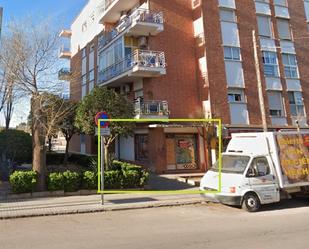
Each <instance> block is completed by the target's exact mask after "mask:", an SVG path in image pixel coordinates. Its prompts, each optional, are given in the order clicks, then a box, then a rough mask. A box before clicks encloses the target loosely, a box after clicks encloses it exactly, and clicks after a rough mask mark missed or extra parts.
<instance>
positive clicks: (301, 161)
mask: <svg viewBox="0 0 309 249" xmlns="http://www.w3.org/2000/svg"><path fill="white" fill-rule="evenodd" d="M277 143H278V147H279V158H280V163H281V166H282V170H283V173H284V175H285V176H286V177H287V179H288V181H289V183H291V184H292V183H298V182H309V135H308V134H277Z"/></svg>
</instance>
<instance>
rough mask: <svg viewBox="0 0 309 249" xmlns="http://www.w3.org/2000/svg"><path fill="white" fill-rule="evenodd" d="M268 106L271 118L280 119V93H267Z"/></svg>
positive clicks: (281, 113) (281, 103)
mask: <svg viewBox="0 0 309 249" xmlns="http://www.w3.org/2000/svg"><path fill="white" fill-rule="evenodd" d="M267 95H268V104H269V112H270V116H272V117H282V116H283V102H282V95H281V92H277V91H269V92H268V93H267Z"/></svg>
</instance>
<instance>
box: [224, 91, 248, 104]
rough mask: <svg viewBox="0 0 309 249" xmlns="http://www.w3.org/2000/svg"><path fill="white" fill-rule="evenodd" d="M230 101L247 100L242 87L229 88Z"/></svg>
mask: <svg viewBox="0 0 309 249" xmlns="http://www.w3.org/2000/svg"><path fill="white" fill-rule="evenodd" d="M228 101H229V103H234V102H241V103H243V102H245V97H244V91H243V90H241V89H239V90H238V89H229V90H228Z"/></svg>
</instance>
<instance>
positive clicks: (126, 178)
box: [122, 170, 140, 188]
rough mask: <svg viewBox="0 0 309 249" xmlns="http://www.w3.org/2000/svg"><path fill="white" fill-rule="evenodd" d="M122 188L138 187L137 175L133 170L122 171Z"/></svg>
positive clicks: (138, 177)
mask: <svg viewBox="0 0 309 249" xmlns="http://www.w3.org/2000/svg"><path fill="white" fill-rule="evenodd" d="M122 187H123V188H136V187H140V175H139V173H138V172H137V171H135V170H127V171H123V179H122Z"/></svg>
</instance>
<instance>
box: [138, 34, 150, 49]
mask: <svg viewBox="0 0 309 249" xmlns="http://www.w3.org/2000/svg"><path fill="white" fill-rule="evenodd" d="M138 47H140V48H146V47H148V40H147V37H146V36H142V37H140V38H139V39H138Z"/></svg>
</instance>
